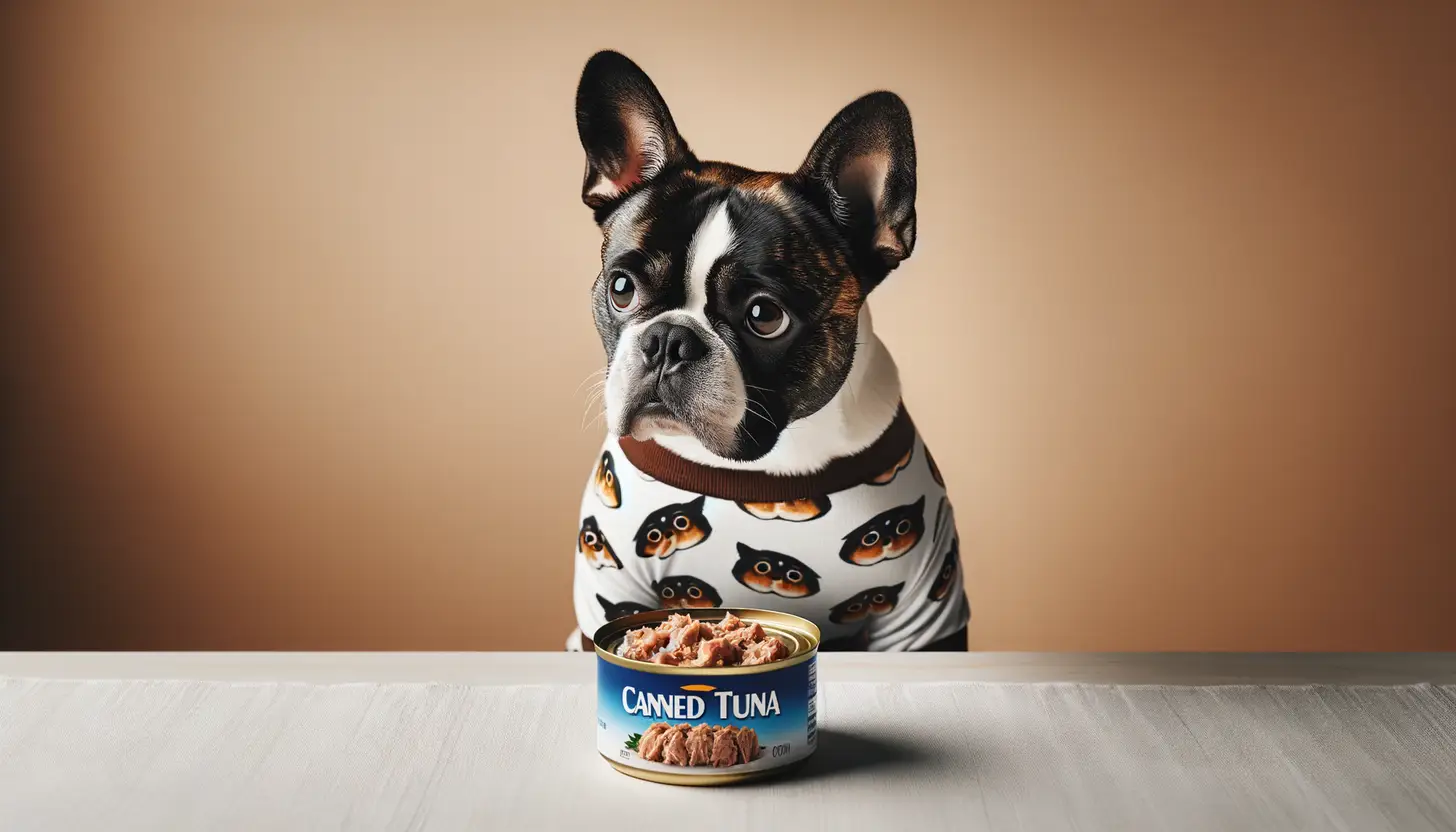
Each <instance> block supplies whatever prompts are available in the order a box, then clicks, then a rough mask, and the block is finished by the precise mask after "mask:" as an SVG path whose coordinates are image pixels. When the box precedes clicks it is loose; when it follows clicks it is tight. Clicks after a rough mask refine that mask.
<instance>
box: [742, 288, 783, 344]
mask: <svg viewBox="0 0 1456 832" xmlns="http://www.w3.org/2000/svg"><path fill="white" fill-rule="evenodd" d="M748 328H749V329H750V330H752V331H753V334H754V335H757V336H758V337H760V338H777V337H779V336H780V335H783V334H784V331H785V330H787V329H788V328H789V316H788V315H787V314H786V313H785V312H784V308H783V307H782V306H779V305H778V304H777V303H774V302H773V301H771V300H769V299H768V298H754V299H753V301H752V302H750V303H749V304H748Z"/></svg>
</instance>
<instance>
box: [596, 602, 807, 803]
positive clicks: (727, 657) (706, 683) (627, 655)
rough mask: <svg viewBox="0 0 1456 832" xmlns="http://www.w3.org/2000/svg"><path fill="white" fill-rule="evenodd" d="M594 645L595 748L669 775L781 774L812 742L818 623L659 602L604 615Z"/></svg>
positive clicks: (612, 759)
mask: <svg viewBox="0 0 1456 832" xmlns="http://www.w3.org/2000/svg"><path fill="white" fill-rule="evenodd" d="M592 640H593V641H594V642H595V644H596V653H597V750H598V751H599V752H600V753H601V755H602V756H603V757H605V758H606V760H607V762H609V763H611V764H612V766H613V767H614V768H616V769H617V770H618V771H620V772H622V773H623V774H628V775H631V776H633V777H639V778H641V779H644V780H652V781H655V782H658V783H671V784H674V785H694V786H709V785H719V784H724V783H736V782H740V781H743V780H750V779H754V778H758V777H763V776H766V775H771V774H776V773H780V772H783V771H784V770H785V769H787V768H789V767H791V766H793V765H795V764H796V763H801V762H803V761H804V760H805V759H807V758H808V756H809V755H810V754H812V753H813V752H814V748H815V746H816V743H817V739H818V737H817V733H818V731H817V726H816V721H817V718H818V713H817V712H818V704H819V703H818V699H819V696H818V692H819V683H818V653H819V628H818V627H816V626H814V624H813V622H810V621H806V620H805V619H802V618H799V617H798V616H795V615H788V614H785V613H780V612H770V611H768V610H754V609H690V610H654V611H651V612H643V613H637V614H635V615H629V616H626V617H623V618H619V619H616V620H614V621H610V622H608V623H607V624H606V625H605V626H603V627H602V628H601V629H599V630H597V632H596V633H595V635H594V637H593V639H592Z"/></svg>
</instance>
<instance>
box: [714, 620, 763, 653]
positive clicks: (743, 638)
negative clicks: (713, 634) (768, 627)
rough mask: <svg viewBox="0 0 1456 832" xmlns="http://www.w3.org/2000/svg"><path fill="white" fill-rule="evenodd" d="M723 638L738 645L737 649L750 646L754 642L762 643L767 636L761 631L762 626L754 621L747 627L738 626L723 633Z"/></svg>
mask: <svg viewBox="0 0 1456 832" xmlns="http://www.w3.org/2000/svg"><path fill="white" fill-rule="evenodd" d="M740 623H741V622H740ZM723 638H726V639H728V640H729V641H731V642H733V643H734V644H736V645H738V646H739V647H742V646H743V645H744V644H752V643H753V642H756V641H763V640H764V639H766V638H768V634H767V633H765V632H764V631H763V626H762V625H760V624H759V623H758V622H757V621H755V622H753V623H752V624H749V625H747V626H740V627H738V628H736V629H733V630H728V631H725V632H724V633H723Z"/></svg>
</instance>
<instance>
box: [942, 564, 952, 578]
mask: <svg viewBox="0 0 1456 832" xmlns="http://www.w3.org/2000/svg"><path fill="white" fill-rule="evenodd" d="M953 568H954V567H950V566H947V567H946V568H944V569H942V570H940V577H942V578H949V577H950V573H951V571H952V569H953Z"/></svg>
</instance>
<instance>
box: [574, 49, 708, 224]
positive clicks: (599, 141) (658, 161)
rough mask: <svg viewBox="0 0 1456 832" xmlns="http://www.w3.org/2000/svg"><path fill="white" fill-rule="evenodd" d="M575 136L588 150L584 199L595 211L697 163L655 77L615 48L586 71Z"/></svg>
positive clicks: (579, 89) (596, 57)
mask: <svg viewBox="0 0 1456 832" xmlns="http://www.w3.org/2000/svg"><path fill="white" fill-rule="evenodd" d="M576 132H577V135H578V136H580V137H581V146H582V148H583V149H584V150H585V151H586V176H585V177H583V179H582V183H581V199H582V201H583V202H585V203H586V204H587V205H588V206H590V207H592V208H598V207H601V206H602V205H605V204H607V203H609V202H611V201H612V200H615V199H618V198H620V197H622V196H623V195H625V194H627V193H628V192H629V191H631V190H632V189H633V188H636V187H637V186H639V185H642V184H644V183H646V182H648V181H650V180H651V179H652V177H654V176H656V175H658V174H659V173H661V172H662V171H663V170H665V169H666V168H668V167H671V166H672V165H675V164H679V163H682V162H685V161H688V160H691V159H692V151H691V150H689V149H688V143H687V142H686V141H684V140H683V137H682V136H681V135H679V134H678V132H677V126H676V125H675V124H673V121H672V113H670V112H668V109H667V102H665V101H663V100H662V95H661V93H659V92H658V91H657V87H655V86H653V84H652V79H651V78H648V77H647V73H645V72H643V71H642V70H641V68H640V67H638V66H637V65H636V64H634V63H632V61H631V60H630V59H629V58H627V56H625V55H623V54H621V53H619V52H613V51H611V50H606V51H602V52H598V53H597V54H595V55H593V56H592V57H591V60H589V61H587V62H586V68H585V69H583V70H582V72H581V83H580V84H578V85H577V88H576Z"/></svg>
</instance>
